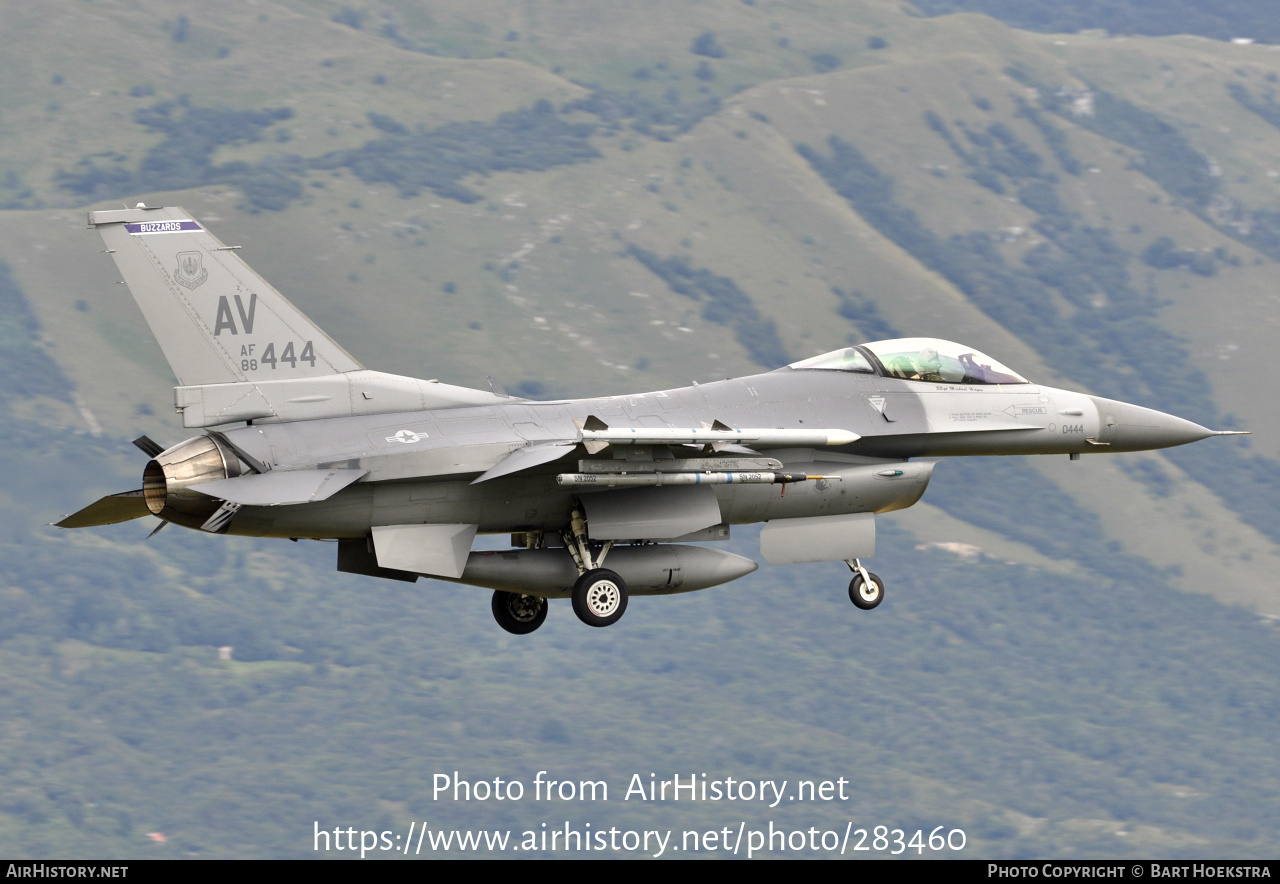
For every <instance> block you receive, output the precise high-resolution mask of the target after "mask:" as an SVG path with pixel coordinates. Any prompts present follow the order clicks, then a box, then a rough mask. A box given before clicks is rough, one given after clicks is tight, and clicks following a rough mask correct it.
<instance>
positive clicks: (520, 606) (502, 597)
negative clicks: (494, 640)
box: [492, 590, 548, 635]
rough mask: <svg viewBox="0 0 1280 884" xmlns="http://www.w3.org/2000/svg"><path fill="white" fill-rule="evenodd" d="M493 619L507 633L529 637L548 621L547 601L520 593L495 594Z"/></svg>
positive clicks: (500, 592) (499, 591)
mask: <svg viewBox="0 0 1280 884" xmlns="http://www.w3.org/2000/svg"><path fill="white" fill-rule="evenodd" d="M492 607H493V619H494V620H497V621H498V625H499V626H501V627H502V628H503V629H505V630H506V631H507V632H510V633H513V634H515V635H528V634H529V633H531V632H533V631H534V630H535V629H537V628H538V627H539V626H541V625H542V623H543V621H545V620H546V619H547V607H548V606H547V600H546V599H544V598H542V597H540V596H536V595H521V594H520V593H518V592H502V591H501V590H498V591H497V592H495V593H494V594H493V605H492Z"/></svg>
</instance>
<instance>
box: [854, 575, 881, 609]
mask: <svg viewBox="0 0 1280 884" xmlns="http://www.w3.org/2000/svg"><path fill="white" fill-rule="evenodd" d="M867 576H868V577H870V578H871V583H870V584H869V585H866V586H864V585H863V580H862V575H861V574H854V575H853V579H852V580H850V581H849V601H851V602H853V603H854V605H856V606H857V607H859V608H861V609H862V610H864V611H870V610H871V609H872V608H874V607H875V606H876V605H878V604H880V603H881V602H882V601H884V581H883V580H881V579H880V578H879V577H877V576H876V575H874V574H872V573H871V572H869V571H868V572H867Z"/></svg>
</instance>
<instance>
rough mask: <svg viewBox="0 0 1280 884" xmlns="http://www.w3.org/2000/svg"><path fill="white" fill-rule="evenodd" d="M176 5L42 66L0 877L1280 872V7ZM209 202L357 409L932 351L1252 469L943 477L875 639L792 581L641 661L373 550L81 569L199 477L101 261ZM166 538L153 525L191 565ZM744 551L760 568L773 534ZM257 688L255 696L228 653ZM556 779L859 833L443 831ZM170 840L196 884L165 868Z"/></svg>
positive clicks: (827, 592)
mask: <svg viewBox="0 0 1280 884" xmlns="http://www.w3.org/2000/svg"><path fill="white" fill-rule="evenodd" d="M1150 7H1151V4H1144V3H1140V2H1137V0H1133V2H1129V3H1106V4H1101V3H1091V2H1083V0H1082V2H1072V3H1066V4H1063V3H1056V4H1049V3H1040V2H1021V3H1005V2H1000V0H919V2H917V3H916V4H915V5H914V6H911V5H908V4H905V3H901V2H896V0H850V2H846V3H841V4H820V3H811V2H801V0H793V2H783V0H779V2H771V0H746V2H743V0H703V2H695V3H674V2H663V0H637V2H633V3H630V4H626V5H625V6H623V7H620V8H613V7H610V8H609V9H608V10H607V11H606V10H605V9H604V8H602V7H600V6H599V4H593V3H587V2H579V0H562V2H534V0H520V2H516V0H507V2H503V0H493V2H488V3H485V4H482V5H477V4H473V3H465V2H461V0H458V2H452V0H440V2H432V3H426V4H424V3H418V2H409V0H387V2H379V3H372V4H367V5H366V4H356V5H347V4H343V3H336V2H324V0H256V2H244V3H238V4H221V5H219V6H218V7H217V8H216V11H215V8H214V7H210V6H209V5H208V4H198V3H193V2H186V0H177V2H173V0H171V2H164V3H161V2H158V0H129V2H124V0H58V2H51V3H45V4H40V5H38V6H36V5H31V6H21V5H15V6H11V7H9V8H8V9H6V11H5V13H4V16H3V20H2V21H0V41H3V42H2V43H0V46H3V52H0V82H3V83H4V84H5V86H4V88H2V89H0V133H2V135H0V465H2V466H3V470H2V471H0V528H2V529H3V530H0V557H2V561H3V562H4V568H3V570H2V571H0V703H2V704H3V705H2V706H0V708H2V709H3V710H4V714H3V715H2V716H0V771H3V774H2V775H0V776H2V782H3V784H4V788H3V789H0V846H3V848H4V849H5V852H6V853H7V854H9V855H23V856H33V857H52V856H60V857H61V856H96V857H101V856H120V857H137V856H188V855H194V856H205V857H209V856H246V857H248V856H292V855H299V856H304V855H310V853H311V833H312V825H313V821H315V820H319V821H320V823H321V825H322V826H326V825H327V827H328V828H330V829H332V828H333V826H335V825H342V826H344V827H345V826H347V825H352V826H355V827H356V828H357V829H360V828H368V829H379V830H381V829H391V828H397V829H399V830H407V827H408V824H409V821H410V820H422V819H430V820H431V821H432V825H434V826H440V827H479V826H509V827H512V828H515V829H523V828H536V827H537V825H538V824H539V823H540V822H542V821H549V822H550V823H552V824H555V823H557V822H559V821H561V820H563V819H571V820H573V821H574V823H575V824H581V823H583V822H592V823H593V825H595V824H596V822H597V821H598V822H599V824H601V825H605V824H607V825H619V826H631V827H639V826H645V827H655V826H658V827H663V828H673V829H676V830H681V829H684V828H717V827H722V826H723V825H726V824H728V822H734V823H736V822H737V821H738V820H739V819H746V820H747V821H748V823H749V824H755V823H761V824H763V823H767V821H768V820H770V819H773V820H775V821H776V822H777V823H778V824H779V825H786V826H790V827H794V828H808V827H809V826H811V825H817V826H819V827H828V828H832V827H836V826H840V827H842V826H843V823H844V821H845V820H846V819H852V820H854V822H855V825H860V826H874V825H879V824H885V825H889V826H890V827H891V828H892V827H898V828H903V829H910V830H914V829H916V828H924V829H925V831H926V833H927V832H928V831H929V830H930V829H932V828H933V827H934V826H936V825H946V826H948V827H960V828H963V829H964V830H965V831H966V833H967V834H968V837H969V847H968V849H967V850H966V852H965V855H969V856H992V857H994V856H1008V857H1020V856H1057V855H1060V856H1127V857H1135V856H1159V857H1178V856H1199V857H1206V856H1211V855H1212V856H1232V857H1234V856H1241V857H1243V856H1266V857H1271V856H1274V855H1275V854H1276V851H1277V845H1278V840H1277V834H1276V833H1277V831H1278V830H1280V827H1278V825H1277V823H1278V822H1280V810H1278V809H1277V808H1280V758H1278V757H1277V753H1276V752H1275V738H1274V734H1275V731H1276V726H1277V724H1278V723H1280V696H1278V692H1277V689H1278V686H1280V655H1278V654H1277V650H1280V644H1278V642H1280V632H1278V631H1280V624H1277V621H1280V580H1277V578H1276V576H1275V575H1276V572H1277V565H1278V564H1280V503H1278V501H1280V410H1278V409H1277V408H1276V403H1277V401H1278V400H1280V372H1277V371H1276V370H1275V369H1274V366H1273V363H1274V361H1275V358H1274V354H1275V351H1276V348H1277V346H1278V345H1280V292H1278V291H1277V289H1276V286H1275V280H1276V278H1277V270H1278V269H1280V268H1278V264H1280V99H1278V98H1277V94H1278V93H1280V26H1277V23H1276V20H1275V17H1274V16H1273V15H1260V14H1259V13H1258V12H1257V10H1258V9H1259V8H1260V5H1259V4H1250V3H1234V4H1233V3H1217V4H1213V5H1210V4H1208V3H1204V2H1201V0H1182V2H1179V3H1164V4H1159V10H1158V14H1157V13H1153V12H1152V10H1151V8H1150ZM138 201H145V202H147V203H148V204H150V205H161V204H177V205H182V206H185V207H186V208H187V209H188V210H190V211H191V212H192V213H193V215H194V216H195V217H197V218H199V219H200V220H201V221H202V222H204V223H206V224H207V226H208V227H209V228H210V229H212V230H213V232H214V233H215V234H216V235H217V236H218V237H219V238H220V239H222V240H223V241H224V242H227V243H228V244H234V245H240V244H243V246H244V249H243V251H242V253H241V254H242V256H243V257H244V258H245V259H246V260H247V261H248V262H249V263H250V264H251V265H252V266H253V267H254V268H255V269H256V270H258V271H259V272H260V273H262V274H263V275H264V276H266V277H267V278H268V279H270V280H271V281H272V282H273V283H274V284H275V285H276V286H277V287H278V288H279V289H280V290H281V291H282V292H284V293H285V294H286V295H287V296H288V297H289V298H291V299H292V300H293V301H294V302H295V303H297V304H298V306H299V307H300V308H301V309H303V310H304V311H305V312H307V313H308V314H309V315H310V316H312V317H313V318H314V319H315V320H316V321H317V322H318V323H319V324H320V325H321V326H322V327H324V328H325V329H326V331H328V332H329V333H330V334H331V335H332V336H333V337H334V338H335V339H337V340H338V341H339V342H340V343H342V344H343V345H344V346H345V347H346V348H347V349H348V350H349V351H350V352H351V353H352V354H353V355H354V356H355V357H356V358H357V359H359V360H361V361H362V362H364V363H365V364H366V365H367V366H369V367H370V368H375V369H379V370H383V371H389V372H395V373H401V374H409V375H414V376H419V377H439V378H441V379H442V380H446V381H448V382H452V383H460V384H467V385H471V386H478V387H482V388H483V387H484V386H485V380H484V379H485V376H486V375H493V376H494V377H495V378H497V379H498V380H499V381H500V382H501V383H502V384H503V385H504V386H505V387H506V389H507V390H509V391H510V392H512V393H514V394H517V395H522V396H527V397H531V398H541V399H546V398H558V397H568V396H582V395H598V394H612V393H622V392H627V391H635V390H645V389H661V388H666V387H672V386H679V385H683V384H686V383H688V382H689V381H690V380H691V379H696V380H713V379H718V378H721V377H729V376H735V375H741V374H749V373H753V372H758V371H763V370H768V369H772V368H776V367H778V366H780V365H782V364H785V363H787V362H789V361H793V360H796V359H801V358H804V357H807V356H811V355H814V354H817V353H821V352H824V351H827V350H831V349H835V348H837V347H841V346H845V345H846V344H847V343H849V342H858V341H865V340H875V339H879V338H886V337H894V336H898V335H912V336H916V335H921V336H937V337H943V338H947V339H952V340H959V341H963V342H965V343H968V344H971V345H973V346H974V347H977V348H979V349H981V350H983V351H985V352H988V353H990V354H991V355H992V356H994V357H996V358H997V359H999V360H1001V361H1002V362H1005V363H1006V364H1008V365H1010V366H1011V367H1013V368H1014V369H1015V370H1017V371H1018V372H1020V373H1022V374H1023V375H1025V376H1027V377H1029V378H1032V379H1033V380H1036V381H1040V382H1043V383H1046V384H1050V385H1054V386H1062V387H1069V388H1073V389H1081V390H1087V391H1089V392H1092V393H1095V394H1100V395H1104V396H1109V397H1113V398H1118V399H1124V400H1126V401H1132V402H1137V403H1139V404H1142V405H1147V406H1150V407H1154V408H1159V409H1161V410H1164V411H1169V412H1172V413H1175V414H1178V415H1181V416H1183V417H1187V418H1190V419H1193V420H1196V421H1198V422H1200V423H1203V424H1205V425H1207V426H1211V427H1215V428H1240V429H1249V430H1251V431H1253V435H1252V436H1248V437H1241V438H1237V439H1219V440H1207V441H1205V442H1202V443H1199V444H1197V445H1194V446H1191V447H1188V448H1185V449H1176V450H1172V451H1169V452H1166V453H1144V454H1129V455H1118V456H1113V457H1088V458H1084V459H1082V460H1081V461H1080V462H1078V463H1070V462H1068V460H1067V459H1066V458H1051V459H1050V458H1026V459H1013V458H1006V459H972V460H963V459H959V460H949V461H947V462H945V463H943V464H942V465H941V466H940V467H939V468H938V469H937V471H936V473H935V477H934V480H933V484H932V487H931V488H930V489H929V491H928V493H927V494H926V496H925V499H924V501H923V502H922V503H921V504H919V505H917V506H916V507H914V508H913V509H911V510H908V511H904V512H902V513H895V514H893V515H891V516H889V517H886V518H883V519H881V540H880V544H879V551H880V555H879V556H878V557H877V558H876V560H875V561H874V563H873V565H874V568H875V570H876V571H877V573H879V574H880V575H881V576H883V577H884V578H885V579H886V582H887V584H888V594H887V600H886V602H885V604H884V605H883V606H882V607H881V608H879V609H878V610H876V611H875V612H871V613H866V612H858V611H856V610H855V609H853V607H852V606H851V605H850V604H849V602H848V599H847V596H846V594H845V586H846V584H847V580H848V574H847V570H846V569H845V568H844V567H843V566H842V565H814V566H805V567H786V568H769V567H764V568H762V569H761V570H760V571H759V572H757V573H756V574H754V575H752V576H751V577H749V578H746V579H744V580H741V581H738V582H736V583H733V584H730V585H728V586H725V587H720V588H716V589H712V590H707V591H704V592H700V593H695V594H691V595H687V596H680V597H674V598H670V599H662V600H659V599H637V600H636V601H635V603H633V604H632V606H631V608H630V610H629V611H628V613H627V616H626V618H624V620H623V621H621V622H620V623H619V624H618V625H617V626H615V627H613V628H611V629H608V630H589V629H587V628H585V627H583V626H581V624H579V623H578V622H577V621H576V619H575V618H573V617H572V615H571V612H570V611H569V609H568V605H567V604H565V605H562V606H561V605H555V606H553V611H552V614H551V617H550V619H549V621H548V623H547V625H546V626H545V627H544V628H543V629H542V630H540V631H539V632H538V633H537V634H536V635H533V636H529V637H524V638H519V637H515V636H509V635H507V634H505V633H502V632H501V631H500V630H499V629H498V627H497V626H496V625H495V624H494V623H493V622H492V618H491V616H490V613H489V606H488V593H487V592H486V591H484V590H477V589H472V588H466V587H454V586H452V585H448V584H443V583H437V582H431V581H426V580H423V581H420V582H419V583H417V584H412V585H410V584H401V583H395V582H390V581H377V580H374V579H371V578H362V577H356V576H352V575H339V574H337V573H336V572H334V571H333V564H334V562H333V560H334V554H333V549H332V547H329V546H325V545H320V544H314V543H301V544H297V545H293V544H288V543H273V542H255V541H251V540H246V539H239V538H224V537H209V536H201V535H198V534H196V533H194V532H184V531H180V530H177V529H172V528H171V529H169V530H167V531H165V532H163V533H161V534H159V535H157V536H156V537H155V538H153V539H151V540H149V541H145V542H144V540H143V538H144V537H145V535H146V534H147V532H148V531H149V530H150V529H151V527H153V524H154V522H152V523H151V524H147V523H146V522H136V523H129V524H125V525H118V526H112V527H108V528H101V529H90V530H84V531H78V532H74V533H73V532H63V531H59V530H57V529H54V528H49V527H47V525H46V523H48V522H51V521H55V520H56V519H57V518H58V517H59V516H60V515H61V514H63V513H66V512H71V511H74V510H76V509H78V508H79V507H81V506H83V505H85V504H87V503H89V502H91V501H92V500H94V499H96V498H97V497H98V496H101V495H103V494H107V493H111V492H115V491H123V490H127V489H130V488H134V487H137V486H138V484H139V478H138V477H139V475H140V473H141V469H142V466H143V464H144V462H145V458H144V457H143V456H142V455H141V454H140V453H139V452H138V451H137V450H136V449H134V448H133V447H132V446H131V445H129V443H128V440H129V439H132V438H134V437H135V436H137V435H138V434H140V433H144V432H145V433H147V434H149V435H151V436H152V437H153V438H155V439H156V440H158V441H160V442H161V443H162V444H165V445H168V444H173V443H176V442H178V441H180V440H181V439H182V438H185V436H186V435H189V434H190V432H189V431H183V430H182V428H181V426H180V423H179V421H178V420H177V419H176V417H175V416H174V415H173V413H172V391H171V387H172V385H173V379H172V377H171V376H170V373H169V370H168V367H167V365H166V364H165V363H164V360H163V358H162V356H161V354H160V351H159V348H158V347H157V346H156V345H155V343H154V342H153V340H152V338H151V336H150V334H149V332H148V330H147V328H146V326H145V324H144V323H143V322H142V318H141V315H140V314H139V313H138V311H137V309H136V307H135V306H134V304H133V302H132V300H131V298H130V297H129V295H128V293H127V291H126V290H125V288H124V287H123V286H117V285H115V282H116V280H117V279H118V277H117V275H116V272H115V269H114V266H113V265H112V264H111V262H110V260H109V259H108V258H107V256H105V255H103V254H99V249H100V248H101V243H100V241H99V239H98V237H97V236H96V234H93V233H92V232H88V231H86V230H85V229H84V227H85V223H84V218H85V210H86V209H87V208H110V207H115V206H119V205H120V204H121V203H122V202H124V203H127V204H129V205H132V204H133V203H135V202H138ZM148 522H151V520H148ZM733 548H734V549H735V551H738V552H741V553H742V554H745V555H750V556H753V557H756V548H755V534H754V532H753V531H751V530H742V531H738V530H735V534H734V541H733ZM222 646H231V647H233V648H234V651H233V652H232V658H233V659H231V660H219V659H218V654H217V651H216V649H217V648H218V647H222ZM539 769H548V770H550V771H552V772H553V774H557V775H562V776H565V777H571V778H584V779H585V778H591V779H597V778H605V779H607V780H608V781H609V782H610V786H611V789H613V788H615V787H616V788H617V789H618V797H620V796H621V790H622V789H623V788H624V786H625V783H626V781H627V779H628V778H629V777H630V775H631V774H632V773H634V772H639V773H641V774H642V775H645V774H647V773H648V772H649V771H654V772H657V773H658V774H659V776H660V777H664V776H665V777H669V776H670V775H671V774H673V773H680V774H681V775H682V776H687V775H688V774H689V773H701V772H703V771H706V772H708V773H709V774H711V775H712V776H717V775H719V776H724V775H732V776H735V777H743V776H746V777H755V778H779V779H780V778H789V779H791V780H793V781H794V780H795V779H797V778H801V779H819V780H822V779H835V778H836V777H839V776H843V777H846V778H848V779H849V780H850V782H851V784H852V785H851V789H852V791H853V793H854V798H853V800H852V801H850V802H848V803H847V804H845V805H842V806H839V807H835V806H828V807H813V806H811V807H806V808H798V807H797V808H791V807H787V808H779V809H777V810H774V811H769V810H767V809H763V808H748V807H740V806H733V807H726V806H723V805H721V806H716V805H681V806H678V807H676V806H673V805H657V806H643V805H641V806H636V805H635V804H634V803H632V804H623V803H621V802H618V801H611V802H610V803H609V805H607V806H602V805H597V806H577V805H575V806H572V807H567V808H566V807H561V806H556V807H554V808H551V809H547V808H545V807H543V808H539V807H535V806H533V805H532V804H530V803H525V804H517V805H507V806H496V805H494V804H492V803H490V804H488V805H481V804H476V803H472V804H470V805H466V804H457V805H455V804H453V803H451V802H450V803H447V804H442V803H440V802H432V801H431V799H430V786H431V776H432V774H434V773H437V772H446V773H452V772H453V771H454V770H457V771H459V772H460V773H461V774H462V775H463V776H464V777H468V776H469V777H471V778H475V779H481V778H488V779H492V778H493V777H495V776H503V777H504V778H505V777H511V776H516V777H522V778H524V779H525V780H526V782H529V781H531V779H532V775H533V773H534V772H536V771H537V770H539ZM153 832H161V833H164V836H165V840H164V842H163V843H161V842H159V841H158V840H157V839H153V838H151V837H150V833H153Z"/></svg>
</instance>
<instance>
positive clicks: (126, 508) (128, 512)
mask: <svg viewBox="0 0 1280 884" xmlns="http://www.w3.org/2000/svg"><path fill="white" fill-rule="evenodd" d="M149 515H151V513H150V511H149V510H148V509H147V502H146V501H145V500H144V499H143V497H142V489H141V488H139V489H138V490H137V491H122V492H120V493H119V494H112V495H109V496H107V497H104V498H102V499H101V500H99V501H97V502H96V503H91V504H89V505H88V506H87V507H85V508H84V509H82V510H80V511H79V512H77V513H73V514H71V515H69V516H67V517H66V518H65V519H63V520H62V521H61V522H55V523H54V524H55V525H57V526H58V527H59V528H90V527H92V526H94V525H114V524H115V523H116V522H128V521H129V520H131V519H141V518H142V517H143V516H149Z"/></svg>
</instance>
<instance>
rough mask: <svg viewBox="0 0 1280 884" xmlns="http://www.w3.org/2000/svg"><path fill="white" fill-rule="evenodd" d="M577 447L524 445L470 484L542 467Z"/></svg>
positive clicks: (558, 443) (563, 443) (570, 444)
mask: <svg viewBox="0 0 1280 884" xmlns="http://www.w3.org/2000/svg"><path fill="white" fill-rule="evenodd" d="M577 447H578V443H577V442H552V443H547V444H539V445H526V446H525V447H524V448H517V449H516V450H515V451H513V452H511V454H509V455H507V456H506V457H505V458H504V459H503V460H501V461H499V462H498V463H497V464H496V465H495V466H494V467H493V468H492V469H490V470H489V471H488V472H487V473H485V474H484V475H483V476H481V477H480V478H478V479H476V480H475V481H473V482H472V483H471V484H472V485H475V484H476V483H477V482H487V481H489V480H490V479H496V478H498V477H499V476H506V475H510V474H511V473H518V472H520V471H521V470H527V469H531V468H533V467H538V466H542V465H543V464H544V463H550V462H551V461H553V460H559V459H560V458H562V457H564V456H565V455H566V454H568V453H569V452H570V451H573V449H575V448H577Z"/></svg>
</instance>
